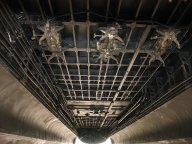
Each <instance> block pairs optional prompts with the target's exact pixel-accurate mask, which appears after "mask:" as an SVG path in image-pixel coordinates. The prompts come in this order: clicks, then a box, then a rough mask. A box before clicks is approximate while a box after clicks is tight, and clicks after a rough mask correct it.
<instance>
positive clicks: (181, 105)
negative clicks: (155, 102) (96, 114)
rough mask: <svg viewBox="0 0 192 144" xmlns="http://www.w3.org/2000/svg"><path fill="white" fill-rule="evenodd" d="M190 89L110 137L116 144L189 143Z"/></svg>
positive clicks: (191, 121) (191, 125)
mask: <svg viewBox="0 0 192 144" xmlns="http://www.w3.org/2000/svg"><path fill="white" fill-rule="evenodd" d="M191 102H192V88H189V89H187V90H185V91H184V92H182V93H181V94H179V95H178V96H177V97H175V98H174V99H172V100H171V101H169V102H167V103H166V104H164V105H162V106H161V107H159V108H158V109H156V110H155V111H153V112H151V113H150V114H148V115H146V116H145V117H143V118H141V119H140V120H137V121H136V122H135V123H133V124H132V125H130V126H128V127H126V128H125V129H123V130H121V131H120V132H118V133H116V134H115V135H113V136H112V138H113V140H114V141H115V143H117V144H128V143H148V142H151V143H174V144H175V143H189V144H190V143H191V142H192V141H191V138H192V104H191Z"/></svg>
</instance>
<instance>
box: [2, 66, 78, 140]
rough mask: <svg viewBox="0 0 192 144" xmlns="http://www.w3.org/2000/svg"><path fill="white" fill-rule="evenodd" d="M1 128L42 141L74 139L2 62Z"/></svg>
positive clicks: (9, 132)
mask: <svg viewBox="0 0 192 144" xmlns="http://www.w3.org/2000/svg"><path fill="white" fill-rule="evenodd" d="M0 131H1V132H2V133H5V134H13V135H17V136H16V137H17V138H18V139H20V138H19V136H24V137H28V138H29V139H30V138H32V139H33V138H34V139H39V140H42V141H46V140H49V141H57V142H64V143H72V141H73V139H74V138H75V135H74V134H73V133H72V132H71V131H70V130H69V129H68V128H67V127H66V126H64V125H63V124H62V123H61V122H60V120H59V119H58V118H57V117H55V116H54V115H53V114H52V113H51V112H50V111H48V110H47V109H46V108H45V107H44V106H43V105H42V104H41V103H40V102H39V101H38V100H37V99H36V98H34V97H33V95H32V94H31V93H30V92H29V91H28V90H26V88H25V87H24V86H23V85H22V84H20V82H19V81H18V80H16V79H15V78H14V77H13V76H12V75H11V74H10V73H9V72H8V71H7V70H6V69H5V68H3V67H2V66H1V65H0ZM2 133H0V137H1V136H2ZM0 139H1V138H0ZM1 140H2V139H1Z"/></svg>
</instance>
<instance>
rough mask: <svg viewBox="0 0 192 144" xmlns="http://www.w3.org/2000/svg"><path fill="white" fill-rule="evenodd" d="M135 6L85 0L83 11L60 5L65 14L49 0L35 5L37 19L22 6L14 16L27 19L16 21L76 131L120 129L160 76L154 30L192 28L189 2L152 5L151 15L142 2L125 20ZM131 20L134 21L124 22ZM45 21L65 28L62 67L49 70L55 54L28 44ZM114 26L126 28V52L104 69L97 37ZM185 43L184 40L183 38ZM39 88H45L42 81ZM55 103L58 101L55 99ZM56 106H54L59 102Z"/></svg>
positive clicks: (122, 34)
mask: <svg viewBox="0 0 192 144" xmlns="http://www.w3.org/2000/svg"><path fill="white" fill-rule="evenodd" d="M132 2H133V1H131V0H130V1H127V0H119V1H114V0H106V1H103V0H102V2H101V1H98V3H100V5H99V4H95V3H94V2H92V1H90V0H83V1H82V7H81V6H78V5H79V3H78V2H75V1H71V0H64V1H63V3H62V4H65V5H68V6H66V7H67V8H66V11H67V12H65V11H63V13H62V9H59V6H58V5H57V4H58V3H59V2H58V3H56V2H55V3H54V2H53V1H51V0H49V1H48V3H47V4H46V2H40V1H39V0H37V1H36V3H37V8H38V9H39V12H37V14H36V11H34V9H35V8H34V9H33V8H32V10H30V9H29V7H28V4H27V3H24V1H22V0H19V3H18V5H19V6H18V7H17V6H16V8H15V9H14V10H15V13H17V12H18V11H23V13H21V14H20V15H21V17H22V15H24V16H23V17H24V18H23V19H22V18H20V19H18V21H19V22H20V24H22V28H23V30H24V32H25V34H26V35H27V38H28V40H29V41H30V44H31V45H32V46H33V48H34V50H35V55H37V57H38V59H39V60H40V63H41V64H42V66H43V68H44V69H45V71H46V73H47V75H48V77H49V78H50V79H51V87H53V89H54V88H55V89H59V93H60V94H62V95H63V97H64V99H65V102H66V103H65V106H66V108H67V111H68V112H69V113H72V114H68V115H69V119H73V120H72V121H73V123H75V125H76V128H112V127H114V125H115V128H117V127H118V126H117V125H118V124H121V122H124V119H125V118H126V117H127V116H128V115H129V113H127V109H130V110H132V106H135V104H137V101H138V102H140V98H143V93H144V92H143V89H144V88H145V87H146V85H147V84H148V83H149V82H150V81H151V80H152V79H153V78H154V76H155V75H156V74H157V73H158V72H159V71H161V69H160V68H161V64H160V63H159V62H154V63H153V64H152V65H149V58H150V55H149V53H150V52H152V50H153V47H152V45H150V46H149V42H150V39H149V38H150V36H151V35H153V34H154V33H155V32H154V30H155V28H156V27H164V26H163V25H169V24H171V25H173V24H174V25H175V26H176V25H177V24H179V23H182V25H184V27H185V28H186V27H187V28H188V29H189V28H191V22H190V24H189V26H188V23H189V22H188V20H183V19H182V18H183V17H184V16H185V15H189V14H188V13H190V12H191V9H190V8H191V5H192V2H190V1H189V2H187V3H185V2H184V1H182V0H180V1H178V2H176V1H174V2H173V3H172V4H170V6H169V2H168V1H166V0H157V1H153V2H151V4H150V5H149V7H150V8H151V12H150V13H147V12H146V14H145V15H143V13H145V12H143V11H144V10H145V8H147V5H148V3H147V1H146V0H140V1H136V2H135V3H136V5H134V6H135V7H136V8H134V7H133V8H132V9H130V10H131V11H129V14H127V15H124V13H126V10H128V9H129V8H130V7H129V5H131V4H132ZM9 4H10V5H12V2H11V1H9ZM94 5H95V8H94ZM163 5H166V6H165V8H167V11H166V12H168V9H171V12H169V13H170V15H169V16H168V17H164V14H162V15H160V14H159V13H161V12H162V8H163ZM46 6H48V7H46ZM97 7H101V8H102V7H104V9H105V10H106V11H101V13H99V12H97ZM80 9H82V10H83V12H82V10H80ZM133 9H136V11H135V12H134V10H133ZM180 9H183V10H182V12H181V13H180V18H179V19H176V20H175V14H177V13H178V11H180ZM44 11H45V12H47V13H46V14H45V12H44ZM133 13H134V14H133ZM35 14H36V15H35ZM127 16H128V17H129V19H130V18H131V19H133V21H132V20H126V19H127ZM47 17H53V18H55V19H56V20H54V21H55V22H56V23H62V25H63V26H64V30H62V32H61V38H62V56H63V59H64V61H63V62H62V61H61V59H59V58H58V57H56V58H54V59H52V61H51V63H50V64H48V62H47V60H48V58H49V57H50V55H51V53H50V52H49V51H48V50H47V48H46V46H39V45H38V40H31V39H30V38H31V37H32V33H31V29H32V27H33V28H34V29H37V26H39V25H43V24H44V23H45V21H46V19H47ZM57 18H58V19H57ZM39 19H40V20H39ZM154 20H157V21H158V22H157V21H154ZM190 20H191V19H190ZM82 21H84V22H82ZM115 21H118V22H120V23H121V25H122V29H121V30H120V31H119V35H120V37H121V38H122V39H123V40H124V42H125V46H124V47H123V48H122V49H124V52H122V53H120V54H119V56H116V58H117V59H118V61H119V64H116V62H115V61H113V60H112V59H110V60H108V61H107V62H106V63H105V62H103V61H98V62H96V59H95V58H94V55H95V54H97V51H96V41H97V40H96V39H94V38H93V35H94V33H95V32H96V31H97V29H98V28H99V27H101V26H107V24H108V23H112V22H115ZM104 22H105V23H104ZM162 24H163V25H162ZM186 25H187V26H186ZM181 37H182V38H184V37H185V35H182V36H181ZM40 84H41V85H42V86H43V85H47V83H45V82H44V81H42V82H40ZM47 93H52V89H48V90H47ZM55 97H56V98H55V99H57V95H56V96H55ZM52 101H53V103H56V100H54V99H53V100H52ZM130 107H131V108H130ZM133 117H134V116H133ZM113 130H114V128H113Z"/></svg>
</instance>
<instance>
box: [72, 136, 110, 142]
mask: <svg viewBox="0 0 192 144" xmlns="http://www.w3.org/2000/svg"><path fill="white" fill-rule="evenodd" d="M75 144H87V143H84V142H82V141H81V140H80V139H79V138H78V137H77V138H76V139H75ZM100 144H112V142H111V139H110V138H108V139H107V140H106V141H105V142H103V143H100Z"/></svg>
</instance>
